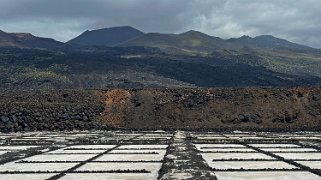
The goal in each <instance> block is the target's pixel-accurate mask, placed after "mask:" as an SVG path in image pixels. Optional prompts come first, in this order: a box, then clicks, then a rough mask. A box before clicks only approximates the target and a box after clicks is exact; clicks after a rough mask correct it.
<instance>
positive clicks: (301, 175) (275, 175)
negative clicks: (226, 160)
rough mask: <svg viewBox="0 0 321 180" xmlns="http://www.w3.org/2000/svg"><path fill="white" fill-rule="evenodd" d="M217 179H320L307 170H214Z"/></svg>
mask: <svg viewBox="0 0 321 180" xmlns="http://www.w3.org/2000/svg"><path fill="white" fill-rule="evenodd" d="M215 175H216V177H217V179H219V180H312V179H313V180H320V179H321V178H320V176H317V175H315V174H312V173H309V172H295V171H291V172H289V171H273V172H267V171H265V172H245V171H243V172H228V171H225V172H215Z"/></svg>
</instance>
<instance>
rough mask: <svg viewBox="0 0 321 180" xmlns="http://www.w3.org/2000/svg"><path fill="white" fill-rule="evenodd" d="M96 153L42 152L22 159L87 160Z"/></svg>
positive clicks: (43, 160) (42, 160)
mask: <svg viewBox="0 0 321 180" xmlns="http://www.w3.org/2000/svg"><path fill="white" fill-rule="evenodd" d="M94 156H96V154H53V155H49V154H40V155H36V156H31V157H29V158H25V159H22V160H24V161H40V162H46V161H86V160H88V159H90V158H92V157H94Z"/></svg>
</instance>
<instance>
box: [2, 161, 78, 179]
mask: <svg viewBox="0 0 321 180" xmlns="http://www.w3.org/2000/svg"><path fill="white" fill-rule="evenodd" d="M16 162H17V161H16ZM16 162H9V163H6V164H3V165H0V172H6V171H8V172H13V171H21V172H24V171H25V172H26V171H44V172H45V171H65V170H68V169H69V168H72V167H73V166H75V165H77V163H16ZM1 177H2V174H1V175H0V179H1Z"/></svg>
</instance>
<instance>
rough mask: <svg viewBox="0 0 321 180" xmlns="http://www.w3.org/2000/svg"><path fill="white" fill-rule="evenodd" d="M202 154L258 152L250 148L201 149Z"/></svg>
mask: <svg viewBox="0 0 321 180" xmlns="http://www.w3.org/2000/svg"><path fill="white" fill-rule="evenodd" d="M201 152H257V151H255V150H254V149H250V148H206V149H201Z"/></svg>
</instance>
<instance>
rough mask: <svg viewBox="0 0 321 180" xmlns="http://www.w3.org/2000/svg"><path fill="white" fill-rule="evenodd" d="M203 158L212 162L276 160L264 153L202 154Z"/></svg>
mask: <svg viewBox="0 0 321 180" xmlns="http://www.w3.org/2000/svg"><path fill="white" fill-rule="evenodd" d="M201 155H202V156H203V158H204V159H205V160H206V161H208V162H211V161H212V160H228V159H243V160H252V159H265V160H266V159H275V158H273V157H271V156H268V155H265V154H262V153H201Z"/></svg>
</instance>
